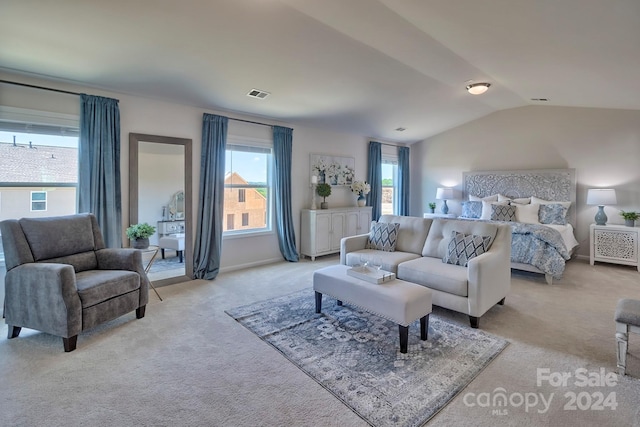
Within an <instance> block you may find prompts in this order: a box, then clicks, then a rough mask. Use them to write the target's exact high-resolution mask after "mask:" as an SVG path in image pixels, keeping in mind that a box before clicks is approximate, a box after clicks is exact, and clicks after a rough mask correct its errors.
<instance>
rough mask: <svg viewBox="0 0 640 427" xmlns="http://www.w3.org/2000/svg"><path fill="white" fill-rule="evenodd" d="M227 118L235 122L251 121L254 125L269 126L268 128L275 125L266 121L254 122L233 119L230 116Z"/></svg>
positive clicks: (246, 121)
mask: <svg viewBox="0 0 640 427" xmlns="http://www.w3.org/2000/svg"><path fill="white" fill-rule="evenodd" d="M228 119H229V120H235V121H236V122H245V123H251V124H254V125H260V126H269V127H270V128H272V127H273V126H275V125H270V124H268V123H260V122H254V121H252V120H244V119H234V118H232V117H228Z"/></svg>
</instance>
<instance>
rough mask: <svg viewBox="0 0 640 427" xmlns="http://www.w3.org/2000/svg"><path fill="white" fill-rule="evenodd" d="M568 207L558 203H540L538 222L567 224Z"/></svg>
mask: <svg viewBox="0 0 640 427" xmlns="http://www.w3.org/2000/svg"><path fill="white" fill-rule="evenodd" d="M567 211H568V209H567V208H566V207H564V206H563V205H561V204H560V203H550V204H548V205H540V210H539V211H538V220H539V221H540V224H556V225H567Z"/></svg>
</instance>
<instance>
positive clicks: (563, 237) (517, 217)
mask: <svg viewBox="0 0 640 427" xmlns="http://www.w3.org/2000/svg"><path fill="white" fill-rule="evenodd" d="M463 196H464V202H463V212H462V215H461V218H465V219H473V220H485V221H492V220H501V221H503V222H504V221H508V223H509V224H510V225H511V228H512V247H511V268H512V269H516V270H524V271H530V272H534V273H541V274H544V276H545V279H546V281H547V283H548V284H552V283H553V280H554V279H555V280H557V279H559V278H560V277H562V273H563V272H564V267H565V262H566V261H568V260H569V259H570V258H571V256H572V255H573V254H574V252H575V250H576V249H577V247H578V242H577V240H576V239H575V235H574V230H575V226H576V207H575V205H576V175H575V169H540V170H511V171H473V172H464V173H463ZM479 203H480V204H481V205H479ZM479 206H482V210H481V212H480V213H479V212H478V207H479ZM478 213H479V215H478ZM562 218H564V220H562ZM540 220H542V222H543V223H540ZM563 222H564V224H563Z"/></svg>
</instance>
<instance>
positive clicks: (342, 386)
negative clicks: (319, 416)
mask: <svg viewBox="0 0 640 427" xmlns="http://www.w3.org/2000/svg"><path fill="white" fill-rule="evenodd" d="M227 314H229V315H230V316H231V317H233V318H234V319H236V320H237V321H238V322H240V324H242V325H243V326H244V327H246V328H247V329H249V330H250V331H252V332H253V333H255V334H256V335H258V336H259V337H260V338H262V339H263V340H264V341H266V342H267V343H269V344H271V345H272V346H273V347H275V348H276V349H277V350H278V351H280V352H281V353H282V354H283V355H284V356H285V357H286V358H287V359H289V360H290V361H291V362H292V363H294V364H295V365H296V366H298V367H299V368H300V369H302V370H303V371H304V372H305V373H307V374H308V375H309V376H310V377H311V378H313V379H314V380H316V381H317V382H318V383H319V384H320V385H322V386H323V387H324V388H325V389H327V390H328V391H330V392H331V393H333V394H334V395H335V396H336V397H337V398H338V399H340V400H341V401H342V402H344V403H345V404H346V405H347V406H348V407H350V408H351V409H352V410H353V411H354V412H355V413H356V414H358V415H359V416H360V417H362V418H363V419H364V420H365V421H367V422H368V423H369V424H371V425H374V426H421V425H423V424H424V423H426V422H427V421H428V420H429V419H430V418H431V417H432V416H434V415H435V414H436V413H437V412H438V411H439V410H440V409H442V408H443V407H444V406H445V405H446V404H447V403H448V402H449V401H450V400H451V399H452V398H453V397H454V396H455V395H456V394H458V393H459V392H460V391H462V390H463V389H464V388H465V387H466V386H467V384H469V383H470V382H471V380H473V379H474V378H475V377H476V375H478V374H479V373H480V372H481V371H482V370H483V369H484V368H485V367H486V366H487V365H488V364H489V363H490V362H491V361H492V360H493V359H494V358H495V357H496V356H497V355H498V354H499V353H500V352H501V351H502V350H503V349H504V348H505V347H506V346H507V345H508V342H507V341H505V340H503V339H501V338H498V337H495V336H493V335H491V334H488V333H486V332H483V331H481V330H478V329H471V328H470V327H463V326H459V325H456V324H454V323H451V322H449V321H447V320H445V319H442V318H439V317H438V316H437V315H435V314H433V313H432V314H431V316H430V319H429V339H428V340H427V341H421V340H420V333H419V331H420V323H419V321H416V322H415V323H414V324H412V325H411V326H410V327H409V347H408V352H407V353H406V354H402V353H400V344H399V338H398V325H396V324H394V323H392V322H390V321H388V320H385V319H382V318H380V317H378V316H375V315H372V314H369V313H367V312H364V311H361V310H359V309H357V308H355V307H351V306H349V305H348V304H345V305H343V306H338V305H337V304H336V301H335V300H334V299H331V298H327V297H326V296H325V297H323V307H322V313H321V314H316V313H315V302H314V293H313V291H312V290H304V291H299V292H296V293H294V294H291V295H286V296H282V297H279V298H274V299H271V300H268V301H263V302H259V303H255V304H251V305H247V306H243V307H237V308H234V309H232V310H228V311H227Z"/></svg>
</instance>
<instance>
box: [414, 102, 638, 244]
mask: <svg viewBox="0 0 640 427" xmlns="http://www.w3.org/2000/svg"><path fill="white" fill-rule="evenodd" d="M411 150H412V152H411V154H412V163H411V165H412V181H411V184H412V195H413V196H412V204H411V213H412V215H422V213H423V212H427V204H428V203H429V202H431V201H434V199H435V193H436V188H437V187H439V186H453V187H455V188H456V189H458V190H459V192H458V194H459V196H458V197H461V190H462V185H461V181H462V173H463V172H464V171H472V170H473V171H476V170H510V169H547V168H575V169H576V178H577V202H576V204H577V206H576V212H577V230H576V238H577V239H578V241H579V242H580V249H579V251H578V254H580V255H587V256H588V255H589V224H591V223H592V222H593V217H594V216H595V213H596V210H597V207H595V206H587V205H586V204H585V202H586V197H587V190H588V189H589V188H598V187H600V188H602V187H610V188H615V189H616V193H617V198H618V205H616V206H609V207H606V208H605V211H606V213H607V215H608V217H609V222H610V223H616V224H622V223H624V221H623V219H622V217H620V216H619V214H618V213H619V210H620V209H622V210H635V211H640V166H639V160H640V111H632V110H613V109H599V108H571V107H550V106H530V107H521V108H514V109H510V110H504V111H499V112H496V113H493V114H490V115H488V116H485V117H483V118H481V119H478V120H475V121H473V122H470V123H467V124H464V125H462V126H459V127H457V128H455V129H452V130H450V131H447V132H444V133H441V134H439V135H436V136H434V137H432V138H429V139H426V140H424V141H422V142H419V143H416V144H414V145H413V146H412V147H411ZM438 204H439V202H438ZM448 204H449V207H450V208H451V210H452V211H453V212H455V213H460V200H457V201H454V202H449V203H448Z"/></svg>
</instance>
